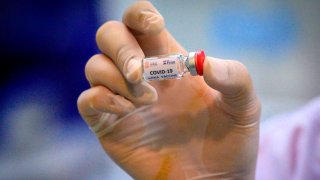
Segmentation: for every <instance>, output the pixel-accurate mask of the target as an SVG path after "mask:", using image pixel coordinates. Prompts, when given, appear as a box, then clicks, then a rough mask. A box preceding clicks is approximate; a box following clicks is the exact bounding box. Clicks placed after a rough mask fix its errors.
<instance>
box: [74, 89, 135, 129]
mask: <svg viewBox="0 0 320 180" xmlns="http://www.w3.org/2000/svg"><path fill="white" fill-rule="evenodd" d="M77 105H78V109H79V112H80V114H81V116H82V117H83V119H85V120H86V122H87V123H88V124H89V125H92V124H93V123H95V121H96V120H98V119H99V118H100V117H101V115H102V114H103V113H113V114H117V115H124V114H127V113H129V112H131V111H132V110H134V108H135V106H134V105H133V104H132V103H131V102H130V101H128V100H127V99H125V98H124V97H122V96H120V95H115V94H114V93H113V92H111V91H110V90H109V89H107V88H105V87H103V86H96V87H92V88H90V89H88V90H86V91H84V92H83V93H82V94H81V95H80V96H79V98H78V102H77Z"/></svg>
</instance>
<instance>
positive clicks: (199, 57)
mask: <svg viewBox="0 0 320 180" xmlns="http://www.w3.org/2000/svg"><path fill="white" fill-rule="evenodd" d="M205 59H206V55H205V53H204V51H203V50H201V51H198V52H196V54H195V65H196V70H197V73H198V75H200V76H202V75H203V63H204V60H205Z"/></svg>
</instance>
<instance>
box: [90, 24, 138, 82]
mask: <svg viewBox="0 0 320 180" xmlns="http://www.w3.org/2000/svg"><path fill="white" fill-rule="evenodd" d="M96 41H97V44H98V47H99V49H100V50H101V51H102V52H103V53H104V54H105V55H107V56H108V57H110V58H111V59H112V60H113V62H114V63H115V64H116V66H117V67H118V69H119V70H120V72H121V73H122V74H123V75H124V77H125V78H126V79H127V80H128V81H129V82H130V83H133V84H138V83H140V82H141V79H142V77H141V74H142V68H141V66H142V62H141V60H142V58H144V54H143V51H142V50H141V48H140V46H139V44H138V42H137V41H136V39H135V38H134V37H133V35H132V34H131V33H130V31H129V30H128V28H127V27H126V26H125V25H124V24H123V23H121V22H117V21H109V22H107V23H105V24H103V25H102V26H101V27H100V28H99V30H98V31H97V35H96Z"/></svg>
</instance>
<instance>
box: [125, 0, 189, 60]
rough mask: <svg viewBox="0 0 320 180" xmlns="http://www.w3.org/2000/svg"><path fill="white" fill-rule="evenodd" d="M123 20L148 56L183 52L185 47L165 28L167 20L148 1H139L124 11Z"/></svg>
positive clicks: (184, 52)
mask: <svg viewBox="0 0 320 180" xmlns="http://www.w3.org/2000/svg"><path fill="white" fill-rule="evenodd" d="M123 22H124V23H125V24H126V26H128V27H129V29H130V31H131V32H132V33H133V35H134V36H135V38H136V39H137V41H138V43H139V45H140V47H141V49H142V50H143V52H144V53H145V55H146V56H152V55H159V54H172V53H182V54H186V51H185V50H184V48H183V47H182V46H181V45H180V44H179V43H178V42H177V41H176V40H175V39H174V38H173V37H172V36H171V34H170V33H169V32H168V31H167V29H166V28H165V21H164V18H163V17H162V15H161V14H160V13H159V12H158V10H157V9H156V8H155V7H154V6H153V5H152V4H151V3H150V2H148V1H138V2H136V3H134V4H133V5H131V6H130V7H129V8H128V9H127V10H126V11H125V13H124V16H123Z"/></svg>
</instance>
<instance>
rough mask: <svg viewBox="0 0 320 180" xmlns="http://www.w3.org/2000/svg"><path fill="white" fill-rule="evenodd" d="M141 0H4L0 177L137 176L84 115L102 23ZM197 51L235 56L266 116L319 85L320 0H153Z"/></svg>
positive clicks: (0, 10)
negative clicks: (88, 68)
mask: <svg viewBox="0 0 320 180" xmlns="http://www.w3.org/2000/svg"><path fill="white" fill-rule="evenodd" d="M133 2H134V1H133V0H121V1H114V0H100V1H92V0H91V1H89V0H79V1H68V0H64V1H60V0H55V1H53V0H47V1H40V0H24V1H22V0H10V1H8V0H5V1H1V2H0V45H1V46H0V55H1V56H0V70H1V77H0V80H1V89H0V92H1V96H0V179H102V178H103V179H131V178H130V177H129V176H128V175H126V174H125V173H124V172H123V171H122V170H120V169H119V168H118V167H117V166H116V165H115V164H114V163H112V161H111V160H110V159H108V157H107V156H105V155H104V152H103V150H102V149H101V148H100V145H99V144H98V142H97V141H96V139H95V136H94V135H93V134H92V133H91V132H90V131H89V129H88V128H87V127H86V125H85V123H84V122H83V121H82V120H81V118H80V116H79V115H78V112H77V108H76V100H77V97H78V95H79V94H80V93H81V92H82V91H83V90H85V89H87V88H88V87H89V86H88V84H87V82H86V80H85V77H84V66H85V63H86V61H87V60H88V59H89V58H90V57H91V56H92V55H93V54H95V53H97V52H98V50H97V48H96V45H95V31H96V29H97V28H98V27H99V26H100V25H101V24H102V23H103V22H105V21H107V20H111V19H112V20H121V16H122V13H123V12H124V10H125V9H126V8H127V7H128V6H129V4H131V3H133ZM151 2H153V4H154V5H155V6H156V7H157V8H158V10H159V12H161V13H162V15H163V16H164V18H165V19H166V25H167V28H168V29H169V31H171V32H172V34H173V36H174V37H176V39H177V40H178V41H179V42H180V43H181V44H182V45H183V46H184V47H185V48H186V49H187V50H189V51H193V50H198V49H204V50H205V51H206V53H207V54H209V55H211V56H214V57H219V58H224V59H237V60H239V61H241V62H242V63H244V64H245V65H246V66H247V67H248V69H249V71H250V73H251V75H252V78H253V81H254V84H255V88H256V92H257V94H258V95H259V97H260V99H261V102H262V107H263V110H262V120H263V121H264V120H266V119H268V118H269V117H271V116H273V115H275V114H279V113H281V112H286V111H292V110H295V109H297V108H298V107H300V106H302V105H303V104H305V103H306V102H308V101H310V100H311V99H312V98H314V97H316V96H318V95H319V94H320V83H319V80H318V77H319V75H320V70H319V69H320V59H319V57H320V51H319V47H320V21H319V20H318V17H319V15H320V11H319V9H320V1H317V0H309V1H303V0H290V1H289V0H280V1H279V0H259V1H258V0H225V1H212V0H202V1H197V0H189V1H183V3H182V1H179V0H161V1H155V0H154V1H151Z"/></svg>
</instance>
